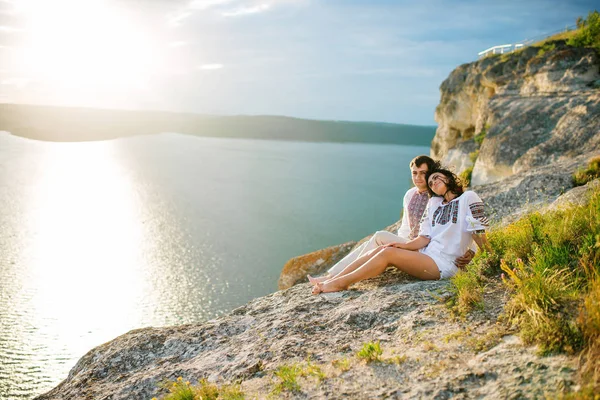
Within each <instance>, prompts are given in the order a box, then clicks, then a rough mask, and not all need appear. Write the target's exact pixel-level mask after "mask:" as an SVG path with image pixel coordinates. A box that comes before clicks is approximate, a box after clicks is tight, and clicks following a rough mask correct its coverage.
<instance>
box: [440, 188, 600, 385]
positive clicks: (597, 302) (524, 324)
mask: <svg viewBox="0 0 600 400" xmlns="http://www.w3.org/2000/svg"><path fill="white" fill-rule="evenodd" d="M591 190H592V192H591V195H590V199H589V202H588V204H586V205H584V206H572V207H570V208H565V209H561V210H554V211H549V212H546V213H545V214H541V213H539V212H536V213H531V214H528V215H526V216H524V217H523V218H521V219H520V220H518V221H516V222H514V223H512V224H510V225H508V226H506V227H504V228H501V229H497V230H495V231H493V232H492V233H490V235H489V241H490V244H491V246H492V249H493V253H491V254H488V253H478V254H477V255H476V256H475V258H474V259H473V261H472V262H471V264H469V266H468V267H467V269H466V271H461V272H459V273H458V274H457V275H455V277H454V278H453V279H452V286H453V292H454V297H453V300H452V303H451V306H452V308H453V309H454V310H455V311H456V312H458V313H460V314H462V315H464V314H466V313H468V312H470V311H471V310H472V309H473V308H474V307H481V305H482V302H483V297H482V290H483V286H484V284H485V283H486V282H487V281H489V280H490V279H492V278H493V277H497V276H498V275H499V274H500V273H502V280H503V282H504V284H505V286H506V288H507V290H508V293H509V300H508V302H507V303H506V305H505V308H504V314H503V319H504V320H505V321H506V323H508V324H511V325H515V326H518V329H519V335H520V337H521V338H522V340H523V341H524V342H525V343H528V344H537V346H538V349H539V352H540V353H541V354H549V353H555V352H566V353H570V354H580V357H581V359H582V369H581V373H582V376H583V377H584V378H585V382H584V384H591V385H592V386H593V387H598V385H599V382H600V188H593V189H591Z"/></svg>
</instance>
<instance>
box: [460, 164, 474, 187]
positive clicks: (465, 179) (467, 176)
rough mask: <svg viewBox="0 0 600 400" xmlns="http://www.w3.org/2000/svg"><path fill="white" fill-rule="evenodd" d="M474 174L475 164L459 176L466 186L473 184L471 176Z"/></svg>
mask: <svg viewBox="0 0 600 400" xmlns="http://www.w3.org/2000/svg"><path fill="white" fill-rule="evenodd" d="M472 176H473V165H471V166H470V167H467V168H466V169H465V170H464V171H463V172H461V173H460V175H459V178H460V180H461V181H462V183H463V184H464V185H465V186H469V185H470V184H471V177H472Z"/></svg>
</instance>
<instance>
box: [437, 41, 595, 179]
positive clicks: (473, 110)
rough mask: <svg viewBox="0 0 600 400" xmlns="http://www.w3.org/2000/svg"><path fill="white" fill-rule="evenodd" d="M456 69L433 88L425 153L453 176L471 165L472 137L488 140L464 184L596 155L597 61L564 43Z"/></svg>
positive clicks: (588, 52) (588, 51)
mask: <svg viewBox="0 0 600 400" xmlns="http://www.w3.org/2000/svg"><path fill="white" fill-rule="evenodd" d="M555 44H556V48H555V50H553V51H549V52H547V53H545V54H543V55H538V51H539V49H538V48H535V47H529V48H526V49H524V50H523V51H521V52H518V53H515V54H509V55H502V56H496V57H487V58H484V59H482V60H480V61H477V62H474V63H470V64H465V65H461V66H460V67H458V68H457V69H456V70H454V71H453V72H452V73H451V74H450V76H449V77H448V78H447V79H446V80H445V81H444V82H443V83H442V85H441V87H440V91H441V102H440V105H439V106H438V107H437V109H436V113H435V119H436V121H437V122H438V129H437V131H436V136H435V137H434V139H433V142H432V149H431V155H432V156H433V157H434V158H439V159H442V161H443V164H445V165H448V166H450V167H451V168H453V169H454V170H455V171H456V172H461V171H463V170H464V169H466V168H467V167H470V166H471V165H472V162H471V161H470V160H469V153H471V152H473V151H474V149H475V148H476V147H477V146H476V144H475V142H474V140H473V138H474V137H475V135H477V134H478V133H479V132H481V131H482V130H486V131H487V134H486V136H485V139H484V140H483V143H482V144H481V149H480V152H479V155H478V157H477V161H476V162H475V165H474V166H473V174H472V180H471V182H472V183H473V184H474V185H483V184H487V183H491V182H496V181H500V180H502V179H504V178H506V177H509V176H512V175H514V174H517V173H521V172H523V171H527V170H528V169H530V168H533V167H538V166H543V165H550V164H553V163H555V162H558V161H560V160H561V159H564V158H572V157H576V156H578V155H581V154H586V153H590V152H593V151H598V150H599V149H600V91H599V90H598V88H597V87H596V84H595V82H597V81H598V79H599V78H600V57H599V56H598V53H596V52H595V51H594V50H593V49H585V48H573V47H569V46H566V44H565V43H564V42H563V41H558V42H555Z"/></svg>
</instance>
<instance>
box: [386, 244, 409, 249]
mask: <svg viewBox="0 0 600 400" xmlns="http://www.w3.org/2000/svg"><path fill="white" fill-rule="evenodd" d="M383 247H395V248H397V249H405V247H404V243H389V244H386V245H384V246H383Z"/></svg>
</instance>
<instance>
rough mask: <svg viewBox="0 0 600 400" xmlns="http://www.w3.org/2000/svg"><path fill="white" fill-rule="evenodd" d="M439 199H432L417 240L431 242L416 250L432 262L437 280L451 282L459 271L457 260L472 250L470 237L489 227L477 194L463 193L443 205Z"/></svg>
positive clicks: (424, 215) (441, 199)
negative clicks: (434, 264) (428, 240)
mask: <svg viewBox="0 0 600 400" xmlns="http://www.w3.org/2000/svg"><path fill="white" fill-rule="evenodd" d="M443 200H444V199H443V198H442V197H432V198H431V199H430V200H429V204H427V210H426V211H425V213H424V214H423V221H422V222H421V230H420V231H419V236H426V237H429V238H430V239H431V241H430V242H429V244H428V245H427V247H425V248H423V249H421V250H419V251H420V252H421V253H423V254H425V255H427V256H429V257H431V258H433V261H435V263H436V265H437V267H438V269H439V270H440V279H447V278H451V277H452V276H454V274H456V272H457V271H458V268H457V267H456V265H455V264H454V261H455V260H456V258H458V257H460V256H462V255H463V254H465V252H466V251H467V249H469V248H472V247H473V233H483V232H485V229H487V228H488V227H489V221H488V219H487V217H486V216H485V212H484V205H483V202H482V201H481V199H480V198H479V196H478V195H477V193H475V192H472V191H470V190H469V191H466V192H464V193H463V194H462V195H461V196H459V197H457V198H455V199H453V200H452V201H450V202H449V203H447V204H443Z"/></svg>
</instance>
